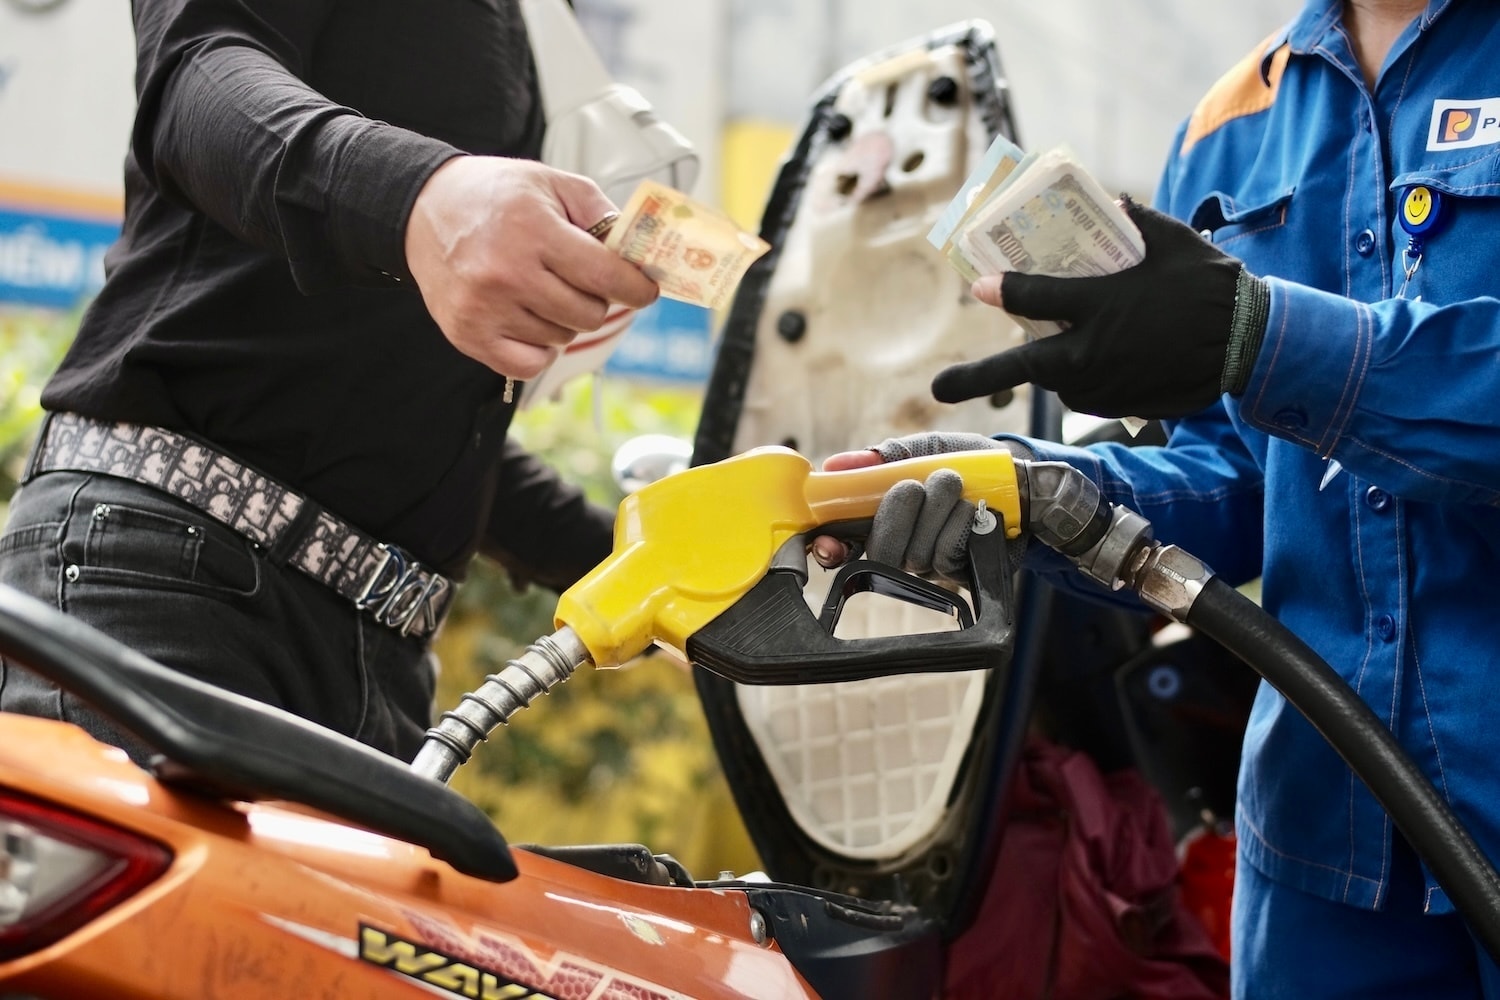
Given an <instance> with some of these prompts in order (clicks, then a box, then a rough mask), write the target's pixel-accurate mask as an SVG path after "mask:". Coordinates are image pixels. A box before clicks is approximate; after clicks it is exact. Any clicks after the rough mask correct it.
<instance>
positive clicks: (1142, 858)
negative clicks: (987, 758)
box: [943, 739, 1229, 1000]
mask: <svg viewBox="0 0 1500 1000" xmlns="http://www.w3.org/2000/svg"><path fill="white" fill-rule="evenodd" d="M1177 878H1178V861H1177V853H1176V849H1175V846H1174V844H1173V843H1172V836H1171V830H1170V828H1169V826H1168V821H1167V815H1166V809H1165V807H1164V806H1163V804H1162V802H1161V799H1160V797H1159V796H1158V795H1157V793H1156V791H1155V790H1154V789H1152V788H1151V787H1150V786H1149V785H1148V784H1147V783H1146V782H1145V780H1144V779H1143V778H1142V777H1141V776H1140V775H1139V774H1138V773H1137V772H1135V771H1134V770H1130V769H1127V770H1123V771H1119V772H1116V773H1113V774H1109V775H1103V774H1101V773H1100V772H1099V769H1098V768H1097V767H1095V766H1094V763H1093V761H1092V760H1090V759H1089V758H1088V757H1087V756H1085V755H1084V754H1082V753H1078V752H1076V751H1073V750H1069V749H1067V748H1065V747H1061V746H1057V745H1056V744H1053V743H1049V742H1047V741H1045V740H1040V739H1033V740H1031V741H1030V742H1029V743H1028V744H1027V746H1026V748H1025V749H1024V750H1023V751H1022V755H1021V761H1020V764H1019V766H1018V767H1017V770H1016V774H1015V776H1014V778H1013V779H1012V783H1011V788H1010V791H1009V793H1008V795H1007V797H1006V802H1005V827H1004V830H1003V832H1002V835H1001V844H1000V853H999V857H998V858H997V860H996V863H995V868H994V871H993V873H992V875H991V878H990V882H989V886H988V888H987V889H986V890H985V895H984V900H983V902H982V903H981V904H980V909H979V912H978V914H977V915H976V917H975V919H974V923H973V925H972V926H970V927H969V928H968V929H967V930H966V931H964V933H963V934H961V935H960V936H959V937H958V939H957V940H955V941H954V943H953V944H952V945H951V946H950V947H949V950H948V961H947V968H946V971H945V975H944V984H943V985H944V992H943V996H944V997H945V998H946V1000H1012V998H1015V1000H1127V998H1129V1000H1218V998H1223V997H1227V996H1229V966H1228V963H1227V962H1226V961H1225V959H1224V957H1223V956H1222V955H1221V954H1220V953H1219V952H1218V950H1217V949H1216V948H1215V946H1214V942H1213V941H1212V940H1211V939H1210V937H1209V935H1208V933H1207V932H1206V931H1205V930H1204V928H1203V926H1202V924H1200V923H1199V922H1198V920H1197V919H1196V918H1195V917H1194V916H1193V915H1192V913H1191V912H1189V911H1188V910H1187V909H1186V907H1185V906H1184V905H1183V904H1182V901H1181V899H1180V894H1179V892H1178V885H1177Z"/></svg>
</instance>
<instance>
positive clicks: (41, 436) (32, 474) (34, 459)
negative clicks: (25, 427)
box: [21, 410, 52, 486]
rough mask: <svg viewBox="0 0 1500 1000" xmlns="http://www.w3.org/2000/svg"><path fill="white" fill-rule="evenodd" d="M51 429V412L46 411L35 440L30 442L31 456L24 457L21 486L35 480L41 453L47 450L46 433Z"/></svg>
mask: <svg viewBox="0 0 1500 1000" xmlns="http://www.w3.org/2000/svg"><path fill="white" fill-rule="evenodd" d="M51 427H52V411H51V410H47V411H46V413H45V416H43V417H42V425H41V426H40V427H38V428H37V432H36V440H34V441H32V442H31V454H29V455H27V456H26V469H25V471H23V472H22V473H21V485H22V486H25V485H26V484H27V483H29V482H31V481H32V480H33V479H35V478H36V475H37V466H38V465H39V464H40V463H41V460H42V452H43V451H45V450H46V449H47V431H48V430H50V429H51Z"/></svg>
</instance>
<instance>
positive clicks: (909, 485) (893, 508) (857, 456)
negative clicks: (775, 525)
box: [812, 431, 1032, 581]
mask: <svg viewBox="0 0 1500 1000" xmlns="http://www.w3.org/2000/svg"><path fill="white" fill-rule="evenodd" d="M985 449H994V450H997V451H1009V452H1010V453H1011V454H1012V456H1013V457H1016V458H1031V457H1032V453H1031V450H1030V449H1029V448H1027V447H1026V446H1025V445H1023V444H1020V443H1019V442H1016V441H1011V440H1005V441H997V440H995V439H994V438H989V437H985V436H984V435H982V434H963V433H956V432H944V431H930V432H927V433H923V434H909V435H907V436H906V437H899V438H890V439H888V440H886V441H882V442H881V443H880V444H878V445H875V446H874V447H873V448H868V449H865V450H863V451H844V452H839V453H838V454H836V455H830V456H829V457H828V458H827V459H826V460H825V461H824V462H823V471H824V472H841V471H844V470H847V469H863V468H868V467H869V466H872V465H880V464H881V463H883V462H899V461H901V460H903V459H908V458H925V457H928V456H931V455H946V454H951V453H953V452H959V451H982V450H985ZM963 488H964V483H963V479H962V477H960V476H959V474H958V473H957V472H954V471H953V470H952V469H938V470H937V471H936V472H934V473H932V474H931V475H929V476H928V477H927V481H926V482H917V480H915V479H903V480H901V481H900V482H898V483H896V484H895V485H893V486H892V487H891V488H890V489H889V490H887V491H886V495H885V497H884V498H883V499H882V500H881V501H880V506H879V507H878V508H876V511H875V520H874V522H873V524H872V525H871V527H870V535H869V538H867V539H866V540H865V558H867V559H873V560H874V561H876V562H882V563H886V564H887V565H890V566H896V567H898V568H900V569H902V570H905V571H906V572H908V573H915V574H917V575H919V576H929V575H930V576H938V577H943V578H947V579H953V580H960V581H961V580H963V577H964V575H965V570H966V567H967V566H968V552H969V549H968V545H969V530H970V528H971V527H972V526H973V523H974V512H975V507H974V504H972V503H970V502H969V501H968V500H965V499H964V498H963ZM812 552H813V558H814V559H816V560H817V561H818V563H819V565H822V566H824V567H826V568H830V569H831V568H833V567H835V566H839V565H842V564H843V563H845V562H847V561H848V560H849V558H850V556H851V554H852V552H851V550H850V548H849V546H848V544H847V543H845V542H843V541H840V540H839V539H837V538H834V537H832V536H831V535H819V536H818V537H817V538H815V539H813V543H812Z"/></svg>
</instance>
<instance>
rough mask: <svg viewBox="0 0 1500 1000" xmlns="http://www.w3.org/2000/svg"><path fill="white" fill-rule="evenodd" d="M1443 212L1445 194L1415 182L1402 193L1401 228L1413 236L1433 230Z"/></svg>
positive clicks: (1423, 234)
mask: <svg viewBox="0 0 1500 1000" xmlns="http://www.w3.org/2000/svg"><path fill="white" fill-rule="evenodd" d="M1442 214H1443V196H1442V195H1440V194H1438V193H1437V192H1436V191H1434V190H1432V188H1429V187H1424V186H1423V185H1421V184H1413V185H1412V186H1411V187H1409V188H1407V189H1406V191H1405V192H1404V193H1403V194H1402V195H1401V228H1402V229H1404V230H1406V235H1408V236H1411V237H1413V238H1416V237H1421V236H1425V235H1427V234H1428V233H1430V232H1432V229H1433V227H1434V226H1436V225H1437V223H1438V219H1439V218H1440V217H1441V216H1442Z"/></svg>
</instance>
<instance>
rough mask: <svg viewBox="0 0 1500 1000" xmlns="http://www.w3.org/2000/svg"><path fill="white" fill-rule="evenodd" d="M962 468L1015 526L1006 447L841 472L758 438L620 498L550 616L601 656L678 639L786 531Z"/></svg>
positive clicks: (715, 607)
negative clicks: (602, 547)
mask: <svg viewBox="0 0 1500 1000" xmlns="http://www.w3.org/2000/svg"><path fill="white" fill-rule="evenodd" d="M942 468H948V469H953V470H955V471H957V472H958V473H959V474H960V475H961V476H963V481H964V496H965V497H966V498H967V499H969V500H972V501H974V502H976V503H977V502H979V501H981V500H983V501H985V503H986V504H987V505H988V506H989V508H990V509H991V510H993V511H994V512H995V513H996V514H997V515H998V516H999V517H1001V519H1002V521H1003V523H1004V525H1005V533H1006V534H1007V535H1008V536H1010V537H1015V536H1016V535H1017V534H1019V533H1020V530H1021V502H1020V495H1019V491H1018V489H1017V486H1016V470H1015V466H1014V464H1013V463H1012V461H1011V456H1010V453H1009V452H1007V451H1003V450H998V449H997V450H993V451H971V452H956V453H953V454H948V455H937V456H933V457H930V458H914V459H908V460H906V461H903V462H891V463H888V464H884V465H876V466H871V467H869V468H864V469H851V470H848V471H845V472H814V471H813V467H812V463H811V462H809V461H808V460H807V459H806V458H804V457H802V456H801V455H799V454H797V453H796V452H794V451H791V450H790V449H787V448H760V449H756V450H754V451H750V452H746V453H745V454H743V455H737V456H735V457H734V458H729V459H726V460H724V461H722V462H717V463H715V464H713V465H703V466H699V467H697V468H694V469H688V470H687V471H685V472H680V473H677V474H676V475H672V476H668V477H667V478H665V479H661V480H659V481H657V482H655V483H652V484H651V485H650V486H647V487H645V488H644V489H642V490H640V491H638V492H637V493H635V494H633V495H631V496H629V497H626V498H625V500H624V501H623V502H622V503H621V504H620V510H619V514H618V516H617V517H616V520H615V547H614V551H613V552H612V553H611V554H610V556H609V558H607V559H605V560H604V562H602V563H600V564H599V565H598V566H596V567H594V569H593V570H592V571H590V572H589V574H588V575H587V576H585V577H584V578H583V579H582V580H579V581H578V582H577V583H576V584H574V585H573V586H572V587H570V588H568V591H567V592H566V593H564V594H563V595H562V597H561V598H560V599H559V601H558V604H557V625H558V627H562V626H564V625H566V626H568V627H570V628H572V629H573V631H574V632H575V633H576V634H577V635H578V637H579V638H580V640H582V642H583V644H584V646H586V647H587V648H588V651H589V656H590V658H591V659H592V660H593V661H594V665H595V666H598V667H617V666H619V665H620V664H622V663H624V662H625V661H626V660H629V659H630V658H632V657H634V656H636V655H638V654H639V653H641V652H642V651H644V650H645V649H646V647H647V646H649V645H650V644H651V643H652V642H655V641H660V642H664V643H666V644H667V645H670V646H672V647H674V648H676V649H678V650H682V649H685V648H686V644H687V640H688V637H689V636H691V635H693V633H695V632H697V631H698V630H699V629H701V628H702V627H703V626H705V625H707V624H708V623H709V622H711V621H713V620H714V619H715V618H717V617H718V616H719V615H720V614H722V613H723V612H724V611H725V610H727V609H728V608H730V607H731V606H733V605H734V603H735V602H736V601H738V600H739V599H740V598H741V597H743V596H744V595H745V594H746V593H747V592H748V591H749V590H750V588H752V587H754V586H755V585H756V584H757V583H758V582H760V580H761V578H762V577H764V576H765V575H766V572H767V570H768V569H769V568H770V565H771V560H772V558H773V557H774V556H775V555H776V553H777V551H778V550H779V549H780V548H781V546H782V545H783V544H784V543H785V542H786V541H787V540H788V539H790V538H792V537H794V536H796V535H799V534H802V533H804V532H807V531H811V530H812V529H813V528H817V527H820V526H822V525H825V524H832V523H834V522H837V521H850V520H858V519H861V518H867V517H872V516H874V514H875V508H876V507H877V506H878V505H879V504H880V500H881V498H882V497H884V496H885V493H886V491H887V490H888V489H890V487H891V486H893V485H895V484H896V483H898V482H900V481H901V480H903V479H916V480H918V481H921V480H925V479H926V478H927V476H928V475H929V474H930V473H932V472H933V471H935V470H937V469H942Z"/></svg>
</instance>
